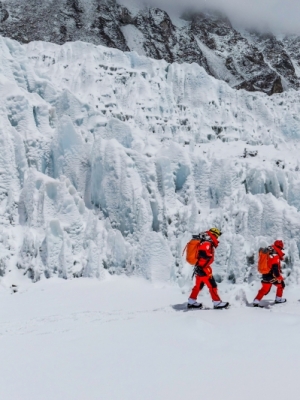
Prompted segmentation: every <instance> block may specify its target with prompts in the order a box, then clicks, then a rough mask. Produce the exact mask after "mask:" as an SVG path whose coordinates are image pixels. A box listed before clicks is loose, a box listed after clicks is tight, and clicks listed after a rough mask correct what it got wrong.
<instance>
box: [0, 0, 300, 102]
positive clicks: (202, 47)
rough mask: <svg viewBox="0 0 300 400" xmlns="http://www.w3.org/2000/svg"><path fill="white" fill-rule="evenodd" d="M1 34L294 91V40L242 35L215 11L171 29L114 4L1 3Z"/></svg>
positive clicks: (297, 55)
mask: <svg viewBox="0 0 300 400" xmlns="http://www.w3.org/2000/svg"><path fill="white" fill-rule="evenodd" d="M0 34H1V35H3V36H7V37H10V38H12V39H15V40H17V41H19V42H20V43H28V42H31V41H35V40H41V41H48V42H53V43H56V44H63V43H66V42H69V41H76V40H81V41H86V42H89V43H93V44H96V45H104V46H107V47H112V48H117V49H119V50H122V51H136V52H137V53H138V54H140V55H146V56H147V57H150V58H154V59H158V60H159V59H164V60H166V61H167V62H169V63H173V62H178V63H182V62H187V63H193V62H195V63H197V64H199V65H201V66H202V67H203V68H204V69H205V70H206V71H207V72H208V73H209V74H210V75H212V76H214V77H215V78H217V79H221V80H224V81H226V82H227V83H228V84H229V85H230V86H231V87H233V88H236V89H245V90H247V91H262V92H265V93H267V94H268V95H272V94H274V93H281V92H283V91H285V90H289V89H295V90H298V89H299V82H300V80H299V76H300V75H299V74H298V69H300V67H299V65H300V64H299V63H300V51H299V50H298V48H299V46H297V44H298V43H299V40H300V39H299V38H298V37H285V38H284V40H278V39H277V38H276V37H275V36H274V35H272V34H258V33H247V35H243V34H242V33H240V32H239V31H238V30H236V29H235V28H234V27H233V26H232V25H231V23H230V21H229V19H228V18H227V17H226V16H224V15H222V14H218V13H216V12H198V13H190V14H189V13H186V14H184V15H183V16H182V18H181V26H178V24H176V23H174V21H173V20H172V18H171V17H170V16H169V15H168V13H167V12H166V11H164V10H161V9H159V8H142V9H141V10H140V11H138V12H137V13H135V14H133V13H132V12H131V11H130V10H129V8H127V7H125V6H124V5H121V4H119V3H117V1H116V0H104V1H101V2H99V1H96V0H88V1H82V0H63V1H58V0H51V1H48V2H44V3H43V4H41V3H39V4H36V2H35V1H34V0H28V1H26V2H25V3H21V4H20V3H19V2H17V1H16V0H9V1H8V0H2V2H0Z"/></svg>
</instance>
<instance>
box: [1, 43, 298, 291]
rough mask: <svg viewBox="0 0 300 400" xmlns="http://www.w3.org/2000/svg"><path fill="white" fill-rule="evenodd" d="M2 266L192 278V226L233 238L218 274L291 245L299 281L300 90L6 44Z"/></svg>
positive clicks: (293, 275) (125, 56)
mask: <svg viewBox="0 0 300 400" xmlns="http://www.w3.org/2000/svg"><path fill="white" fill-rule="evenodd" d="M0 60H1V62H0V116H1V118H0V140H1V147H2V151H1V155H0V200H1V203H0V218H1V226H0V250H1V251H0V271H1V272H0V273H1V275H6V276H9V271H13V269H14V268H15V266H17V267H18V268H19V269H20V271H22V272H23V273H24V274H26V275H28V276H29V277H30V278H32V279H34V280H37V279H40V278H41V277H42V276H46V277H51V276H53V275H54V274H58V275H59V276H61V277H63V278H69V277H73V276H75V277H79V276H97V277H100V278H101V277H102V276H103V274H104V270H105V269H106V270H109V271H110V272H111V273H113V272H115V273H120V272H122V271H124V272H126V273H128V274H139V275H143V276H145V277H146V278H148V279H151V280H153V281H155V282H162V281H166V280H169V279H172V280H176V281H178V282H179V283H180V285H181V286H184V285H185V283H186V282H190V281H189V279H190V276H191V273H192V268H191V267H190V266H189V265H187V264H186V263H185V262H184V258H182V250H183V248H184V246H185V244H186V242H187V241H188V240H189V238H190V236H191V234H194V233H198V232H200V231H203V230H205V229H208V228H210V227H211V226H218V227H219V228H221V229H222V231H223V232H224V234H223V236H222V237H221V242H220V247H219V248H218V250H217V253H216V263H215V273H216V277H217V280H219V281H221V280H229V281H230V282H232V283H235V282H237V283H242V282H244V281H247V282H252V281H253V280H255V279H258V275H257V272H256V266H255V262H256V257H257V251H258V248H259V247H260V246H262V245H267V244H270V243H271V242H272V241H273V240H274V239H276V238H278V237H280V238H283V239H284V240H285V242H286V261H285V269H284V273H285V275H286V276H288V280H287V281H288V282H294V281H297V280H298V276H299V267H300V263H299V250H300V239H299V233H300V201H299V194H300V171H299V162H298V154H299V137H300V136H299V135H300V119H299V97H300V94H299V93H298V92H295V91H290V92H286V93H283V94H280V95H274V96H272V97H269V96H267V95H265V94H262V93H255V94H253V93H249V92H246V91H244V90H241V91H235V90H233V89H231V88H230V87H229V86H228V85H227V84H226V83H224V82H222V81H217V80H215V79H214V78H212V77H211V76H209V75H208V74H207V73H206V71H205V70H204V69H203V68H202V67H200V66H199V65H198V64H175V63H174V64H168V63H167V62H165V61H156V60H151V59H149V58H146V57H141V56H138V55H137V53H123V52H121V51H119V50H115V49H108V48H105V47H101V46H95V45H92V44H86V43H83V42H76V43H67V44H65V45H63V46H58V45H55V44H50V43H44V42H33V43H30V44H28V45H20V44H19V43H17V42H15V41H12V40H10V39H4V38H1V39H0Z"/></svg>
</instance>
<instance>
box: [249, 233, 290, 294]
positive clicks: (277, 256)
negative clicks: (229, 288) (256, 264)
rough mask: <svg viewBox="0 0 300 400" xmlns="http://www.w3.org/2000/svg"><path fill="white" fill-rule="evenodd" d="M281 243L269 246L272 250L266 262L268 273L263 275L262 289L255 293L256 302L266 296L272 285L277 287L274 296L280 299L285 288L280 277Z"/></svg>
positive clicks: (277, 242) (277, 241)
mask: <svg viewBox="0 0 300 400" xmlns="http://www.w3.org/2000/svg"><path fill="white" fill-rule="evenodd" d="M283 247H284V245H283V242H282V241H281V240H276V241H275V242H274V244H273V246H271V248H272V249H273V251H272V253H271V254H270V258H269V260H268V266H269V269H270V272H269V273H268V274H264V275H263V276H262V281H261V283H262V287H261V289H260V290H259V292H258V293H257V296H256V298H255V299H256V300H259V301H260V300H261V299H262V298H263V297H264V296H266V295H267V294H268V293H269V292H270V290H271V287H272V285H274V286H276V287H277V291H276V296H277V297H282V295H283V289H284V288H285V284H284V280H283V277H282V275H281V260H283V257H284V253H283V251H282V250H283Z"/></svg>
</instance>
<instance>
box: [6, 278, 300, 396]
mask: <svg viewBox="0 0 300 400" xmlns="http://www.w3.org/2000/svg"><path fill="white" fill-rule="evenodd" d="M26 282H27V283H26ZM220 286H221V287H220V292H221V293H222V295H223V298H224V299H225V298H226V299H227V300H229V301H231V303H232V306H231V308H230V309H228V310H222V311H220V310H203V311H202V310H201V311H200V310H196V311H187V312H186V311H185V304H184V303H185V301H186V294H183V293H181V291H180V290H179V288H178V286H175V285H174V286H170V285H165V286H164V287H155V286H154V285H153V284H151V283H149V282H147V281H146V280H144V279H142V278H134V277H131V278H128V277H125V276H117V277H116V276H115V277H107V278H106V279H104V280H102V281H99V280H96V279H76V280H67V281H66V280H62V279H55V278H53V279H50V280H43V281H40V282H38V283H36V284H32V283H30V281H29V280H27V281H24V282H23V284H22V285H21V286H20V290H19V292H18V293H15V294H13V295H11V294H10V293H9V292H7V291H4V290H3V289H2V290H1V292H0V300H1V314H0V348H1V364H0V387H1V398H3V399H5V400H16V399H18V400H19V399H20V400H21V399H22V400H40V399H43V400H53V399H56V400H82V399H86V400H100V399H101V400H118V399H122V400H139V399H142V398H143V399H146V400H153V399H155V400H168V399H170V400H183V399H186V398H190V397H199V398H205V399H207V400H215V399H224V400H239V399H244V400H252V399H254V398H257V399H266V400H271V399H273V400H280V399H282V398H286V399H292V398H294V397H295V394H296V393H298V392H299V389H300V383H299V379H298V364H299V357H300V346H299V325H300V304H299V298H300V296H299V291H298V290H295V289H294V290H288V294H287V297H288V300H289V302H288V303H287V304H285V305H279V306H278V305H276V306H273V305H272V304H271V300H272V301H273V300H274V296H275V293H274V292H273V291H272V293H271V294H270V295H269V296H268V297H267V299H266V304H267V303H268V302H269V300H270V304H271V305H270V306H269V309H256V308H250V307H246V302H245V296H246V297H247V299H248V301H252V299H253V296H254V293H255V291H256V289H257V287H258V286H259V285H258V284H256V285H255V288H252V289H250V288H247V289H242V288H241V287H237V286H234V285H232V286H231V287H230V288H226V287H224V285H223V284H221V285H220ZM201 300H203V303H204V304H205V305H206V306H208V307H211V301H210V299H209V295H208V292H207V291H206V290H204V291H203V295H201Z"/></svg>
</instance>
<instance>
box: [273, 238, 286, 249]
mask: <svg viewBox="0 0 300 400" xmlns="http://www.w3.org/2000/svg"><path fill="white" fill-rule="evenodd" d="M274 246H275V247H278V248H279V249H280V250H283V249H284V243H283V241H282V240H275V242H274Z"/></svg>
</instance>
